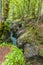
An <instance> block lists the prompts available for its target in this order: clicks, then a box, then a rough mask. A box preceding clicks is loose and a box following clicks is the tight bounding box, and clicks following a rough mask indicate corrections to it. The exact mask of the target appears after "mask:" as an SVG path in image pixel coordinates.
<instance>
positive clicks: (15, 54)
mask: <svg viewBox="0 0 43 65" xmlns="http://www.w3.org/2000/svg"><path fill="white" fill-rule="evenodd" d="M2 65H25V62H24V57H23V53H22V50H20V49H19V48H17V47H16V46H15V47H13V48H12V52H11V53H9V54H8V55H7V56H6V60H5V62H3V63H2Z"/></svg>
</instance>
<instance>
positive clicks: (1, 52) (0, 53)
mask: <svg viewBox="0 0 43 65" xmlns="http://www.w3.org/2000/svg"><path fill="white" fill-rule="evenodd" d="M9 52H11V47H7V46H2V47H1V48H0V65H1V64H2V62H4V60H5V56H6V55H7V54H8V53H9Z"/></svg>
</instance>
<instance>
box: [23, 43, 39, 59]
mask: <svg viewBox="0 0 43 65" xmlns="http://www.w3.org/2000/svg"><path fill="white" fill-rule="evenodd" d="M36 55H38V46H37V45H31V44H26V45H25V46H24V56H25V58H30V57H33V56H36Z"/></svg>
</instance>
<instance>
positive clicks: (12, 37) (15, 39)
mask: <svg viewBox="0 0 43 65" xmlns="http://www.w3.org/2000/svg"><path fill="white" fill-rule="evenodd" d="M10 37H11V40H12V42H13V44H14V45H16V44H17V38H16V37H15V36H13V32H11V35H10Z"/></svg>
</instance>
